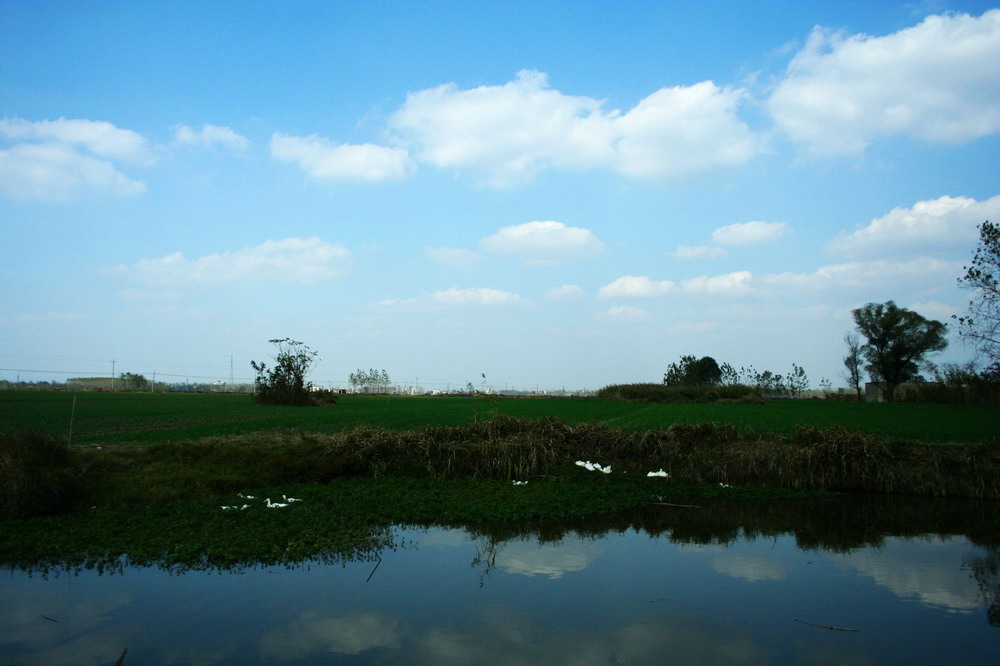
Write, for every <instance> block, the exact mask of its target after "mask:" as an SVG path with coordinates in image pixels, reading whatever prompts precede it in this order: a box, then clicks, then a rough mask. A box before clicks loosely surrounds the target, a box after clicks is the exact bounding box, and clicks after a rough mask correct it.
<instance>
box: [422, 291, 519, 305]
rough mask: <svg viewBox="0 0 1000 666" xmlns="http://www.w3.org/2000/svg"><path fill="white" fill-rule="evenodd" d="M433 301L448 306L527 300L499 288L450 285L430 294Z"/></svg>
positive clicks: (508, 302)
mask: <svg viewBox="0 0 1000 666" xmlns="http://www.w3.org/2000/svg"><path fill="white" fill-rule="evenodd" d="M431 300H432V301H433V302H434V303H439V304H441V305H448V306H457V307H462V306H470V305H471V306H511V305H526V304H527V301H526V300H525V299H523V298H521V297H520V296H518V295H517V294H514V293H511V292H509V291H503V290H501V289H488V288H470V289H458V288H457V287H451V288H450V289H445V290H443V291H436V292H434V293H433V294H431Z"/></svg>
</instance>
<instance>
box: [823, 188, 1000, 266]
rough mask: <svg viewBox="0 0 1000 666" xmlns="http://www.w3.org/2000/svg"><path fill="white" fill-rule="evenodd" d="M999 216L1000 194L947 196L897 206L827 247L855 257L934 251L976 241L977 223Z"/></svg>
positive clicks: (962, 245) (958, 246) (960, 246)
mask: <svg viewBox="0 0 1000 666" xmlns="http://www.w3.org/2000/svg"><path fill="white" fill-rule="evenodd" d="M998 218H1000V196H995V197H992V198H991V199H987V200H985V201H976V200H975V199H971V198H969V197H949V196H944V197H940V198H938V199H931V200H927V201H918V202H917V203H915V204H914V205H913V206H912V207H911V208H902V207H900V208H894V209H892V210H891V211H889V213H888V214H886V215H884V216H882V217H879V218H875V219H874V220H872V221H871V222H869V223H868V225H867V226H865V227H863V228H861V229H858V230H857V231H855V232H853V233H851V234H848V235H846V236H841V237H840V238H837V239H835V240H833V241H831V242H830V243H828V244H827V246H826V249H827V250H830V251H833V252H838V253H842V254H846V255H849V256H854V257H885V256H886V255H905V254H910V255H912V254H914V253H931V254H933V253H935V252H937V251H940V250H942V249H959V248H968V251H969V252H971V251H972V248H973V247H974V246H975V244H976V240H977V238H978V233H977V231H976V229H977V227H978V225H980V224H982V222H983V221H985V220H995V219H998Z"/></svg>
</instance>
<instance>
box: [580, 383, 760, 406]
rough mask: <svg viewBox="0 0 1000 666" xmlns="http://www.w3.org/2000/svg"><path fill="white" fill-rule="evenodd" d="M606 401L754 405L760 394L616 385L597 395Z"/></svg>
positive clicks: (740, 388) (737, 387)
mask: <svg viewBox="0 0 1000 666" xmlns="http://www.w3.org/2000/svg"><path fill="white" fill-rule="evenodd" d="M597 397H599V398H603V399H605V400H644V401H646V402H754V398H759V394H758V393H757V391H756V390H755V389H753V388H751V387H749V386H744V385H742V384H734V385H729V386H667V385H664V384H612V385H610V386H605V387H604V388H602V389H601V390H600V391H598V392H597Z"/></svg>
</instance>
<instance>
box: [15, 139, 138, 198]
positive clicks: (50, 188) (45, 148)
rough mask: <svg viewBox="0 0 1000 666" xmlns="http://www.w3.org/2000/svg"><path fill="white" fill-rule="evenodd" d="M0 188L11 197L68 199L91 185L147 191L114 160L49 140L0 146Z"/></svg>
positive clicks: (115, 190) (121, 191) (110, 189)
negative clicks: (84, 153) (120, 169)
mask: <svg viewBox="0 0 1000 666" xmlns="http://www.w3.org/2000/svg"><path fill="white" fill-rule="evenodd" d="M0 189H2V190H3V191H4V193H6V195H7V196H8V197H10V198H11V199H33V200H52V201H65V200H67V199H70V198H72V196H73V195H74V194H76V193H79V192H81V191H84V190H88V189H99V190H103V191H107V192H112V193H115V194H138V193H141V192H145V191H146V184H145V183H143V182H141V181H138V180H132V179H130V178H129V177H127V176H126V175H125V174H123V173H122V172H120V171H118V169H116V168H115V166H114V165H113V164H112V163H111V162H108V161H106V160H100V159H96V158H94V157H90V156H88V155H83V154H81V153H79V152H78V151H77V150H75V149H74V148H73V147H71V146H67V145H64V144H59V143H46V144H20V145H16V146H13V147H11V148H10V149H8V150H3V149H0Z"/></svg>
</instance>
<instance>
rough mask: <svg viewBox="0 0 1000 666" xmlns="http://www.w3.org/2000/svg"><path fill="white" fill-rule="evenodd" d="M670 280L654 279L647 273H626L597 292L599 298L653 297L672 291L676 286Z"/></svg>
mask: <svg viewBox="0 0 1000 666" xmlns="http://www.w3.org/2000/svg"><path fill="white" fill-rule="evenodd" d="M675 286H676V285H675V284H674V283H673V282H671V281H670V280H659V281H656V280H652V279H650V278H648V277H646V276H645V275H624V276H622V277H620V278H618V279H617V280H615V281H613V282H610V283H608V284H606V285H604V286H603V287H601V288H600V290H599V291H598V292H597V296H598V298H652V297H655V296H663V295H665V294H668V293H670V292H671V291H673V289H674V288H675Z"/></svg>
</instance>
